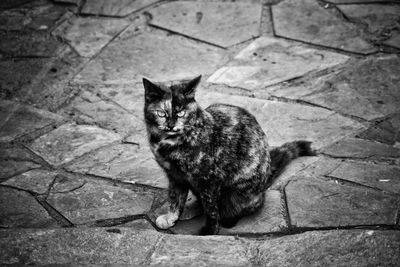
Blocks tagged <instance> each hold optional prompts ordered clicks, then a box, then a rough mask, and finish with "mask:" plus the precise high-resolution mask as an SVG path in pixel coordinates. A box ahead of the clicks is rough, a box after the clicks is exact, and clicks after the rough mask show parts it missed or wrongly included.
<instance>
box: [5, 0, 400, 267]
mask: <svg viewBox="0 0 400 267" xmlns="http://www.w3.org/2000/svg"><path fill="white" fill-rule="evenodd" d="M399 53H400V1H398V0H386V1H385V0H373V1H369V0H347V1H346V0H326V1H325V0H324V1H316V0H283V1H279V0H263V1H260V0H237V1H222V0H221V1H218V0H207V1H200V0H199V1H157V0H136V1H132V0H86V1H80V0H54V1H50V0H14V1H8V0H7V1H2V2H1V3H0V191H1V192H0V228H1V229H0V248H1V249H0V264H54V263H58V264H72V263H73V264H133V265H134V264H137V265H148V264H150V265H180V266H188V265H198V266H226V265H234V266H248V265H265V266H293V265H295V266H296V265H300V266H321V265H334V266H366V265H368V266H374V265H382V266H395V265H398V264H399V262H400V134H399V132H400V56H399ZM198 74H202V75H203V81H202V83H201V85H200V88H199V91H198V101H199V102H200V103H201V105H203V106H204V107H206V106H207V105H209V104H211V103H215V102H223V103H230V104H234V105H238V106H242V107H244V108H246V109H248V110H249V111H250V112H251V113H253V114H254V115H255V116H256V117H257V120H258V122H259V123H260V124H261V125H262V127H263V129H264V131H265V132H266V133H267V135H268V137H269V142H270V144H271V146H278V145H281V144H282V143H284V142H287V141H291V140H295V139H306V140H310V141H312V142H313V143H314V146H315V148H317V149H318V152H319V153H318V156H315V157H304V158H300V159H297V160H295V161H294V162H293V163H292V164H290V165H289V166H288V168H287V169H286V170H285V171H284V172H283V173H282V174H281V176H280V177H279V178H278V179H277V180H276V182H275V183H274V184H273V185H272V186H271V188H269V189H268V190H267V193H266V205H265V207H264V208H263V210H261V211H260V212H258V213H257V214H254V215H252V216H250V217H247V218H244V219H242V220H241V221H240V222H239V223H238V225H237V226H235V227H234V228H231V229H221V234H220V235H219V236H207V237H200V236H196V235H193V234H196V232H197V231H198V230H199V228H200V226H201V225H202V224H203V223H204V218H203V216H201V211H200V209H199V206H198V202H196V200H195V198H194V196H192V195H190V196H189V199H188V204H187V206H186V208H185V211H184V214H183V216H182V218H181V220H180V221H179V222H178V223H177V225H176V226H175V227H173V228H172V229H170V230H167V231H161V230H159V229H157V228H156V226H155V224H154V221H155V218H156V217H157V216H158V215H160V214H162V213H163V212H165V210H166V208H167V203H166V197H167V195H166V187H167V180H166V178H165V176H164V174H163V172H162V170H161V169H160V168H159V167H158V166H157V164H156V163H155V160H154V159H153V156H152V154H151V152H150V151H149V149H148V146H147V143H146V133H145V126H144V122H143V114H142V108H143V98H144V96H143V88H142V85H141V78H142V77H148V78H150V79H152V80H155V81H177V80H180V79H187V78H192V77H194V76H195V75H198Z"/></svg>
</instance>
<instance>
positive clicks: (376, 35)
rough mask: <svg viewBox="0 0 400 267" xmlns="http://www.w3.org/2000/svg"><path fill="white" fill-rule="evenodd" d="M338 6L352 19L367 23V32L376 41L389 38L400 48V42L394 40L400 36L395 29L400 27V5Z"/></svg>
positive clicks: (382, 41)
mask: <svg viewBox="0 0 400 267" xmlns="http://www.w3.org/2000/svg"><path fill="white" fill-rule="evenodd" d="M338 8H339V9H340V10H341V11H342V12H343V13H344V14H345V15H346V16H347V17H348V18H350V19H352V20H358V21H361V22H362V23H364V24H366V25H367V26H368V27H367V28H366V32H367V34H370V35H371V37H370V39H372V40H373V41H374V42H378V43H384V44H386V43H387V42H386V41H385V40H388V39H389V45H392V46H396V44H397V45H399V46H397V47H398V48H400V43H397V42H393V43H391V42H392V40H395V39H396V38H397V39H399V38H400V32H399V31H398V30H395V29H396V28H399V27H400V22H399V21H398V20H399V14H400V6H397V5H383V4H369V5H340V6H338ZM388 37H389V38H388Z"/></svg>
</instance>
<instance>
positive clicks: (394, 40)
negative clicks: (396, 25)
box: [384, 32, 400, 49]
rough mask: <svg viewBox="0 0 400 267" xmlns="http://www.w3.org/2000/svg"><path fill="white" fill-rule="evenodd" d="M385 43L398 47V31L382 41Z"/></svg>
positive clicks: (399, 46) (399, 44)
mask: <svg viewBox="0 0 400 267" xmlns="http://www.w3.org/2000/svg"><path fill="white" fill-rule="evenodd" d="M384 44H385V45H388V46H392V47H396V48H399V49H400V33H399V32H395V33H394V34H393V35H392V37H390V38H389V39H388V40H386V41H385V42H384Z"/></svg>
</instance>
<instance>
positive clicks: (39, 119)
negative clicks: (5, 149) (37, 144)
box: [0, 100, 63, 142]
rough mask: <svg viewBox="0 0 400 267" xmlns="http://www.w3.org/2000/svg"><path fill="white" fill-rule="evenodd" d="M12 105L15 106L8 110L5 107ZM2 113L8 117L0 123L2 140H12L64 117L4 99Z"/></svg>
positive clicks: (1, 104)
mask: <svg viewBox="0 0 400 267" xmlns="http://www.w3.org/2000/svg"><path fill="white" fill-rule="evenodd" d="M10 105H14V107H13V108H11V109H10V110H6V109H5V108H6V107H8V106H10ZM1 106H4V107H5V108H1ZM10 111H11V112H10ZM0 113H2V114H4V116H5V117H7V120H6V121H4V122H3V123H2V125H0V141H1V142H9V141H12V140H14V139H15V138H17V137H20V136H22V135H25V134H28V133H31V132H34V131H36V130H39V129H42V128H45V127H49V126H53V125H56V124H58V123H61V122H62V121H63V118H62V117H61V116H59V115H57V114H54V113H51V112H48V111H45V110H40V109H36V108H33V107H30V106H25V105H19V104H17V103H15V102H10V101H4V100H0Z"/></svg>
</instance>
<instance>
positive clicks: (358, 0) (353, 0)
mask: <svg viewBox="0 0 400 267" xmlns="http://www.w3.org/2000/svg"><path fill="white" fill-rule="evenodd" d="M396 1H398V0H378V1H376V0H329V1H327V2H330V3H334V4H363V3H376V2H382V3H384V2H392V3H393V2H396Z"/></svg>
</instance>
